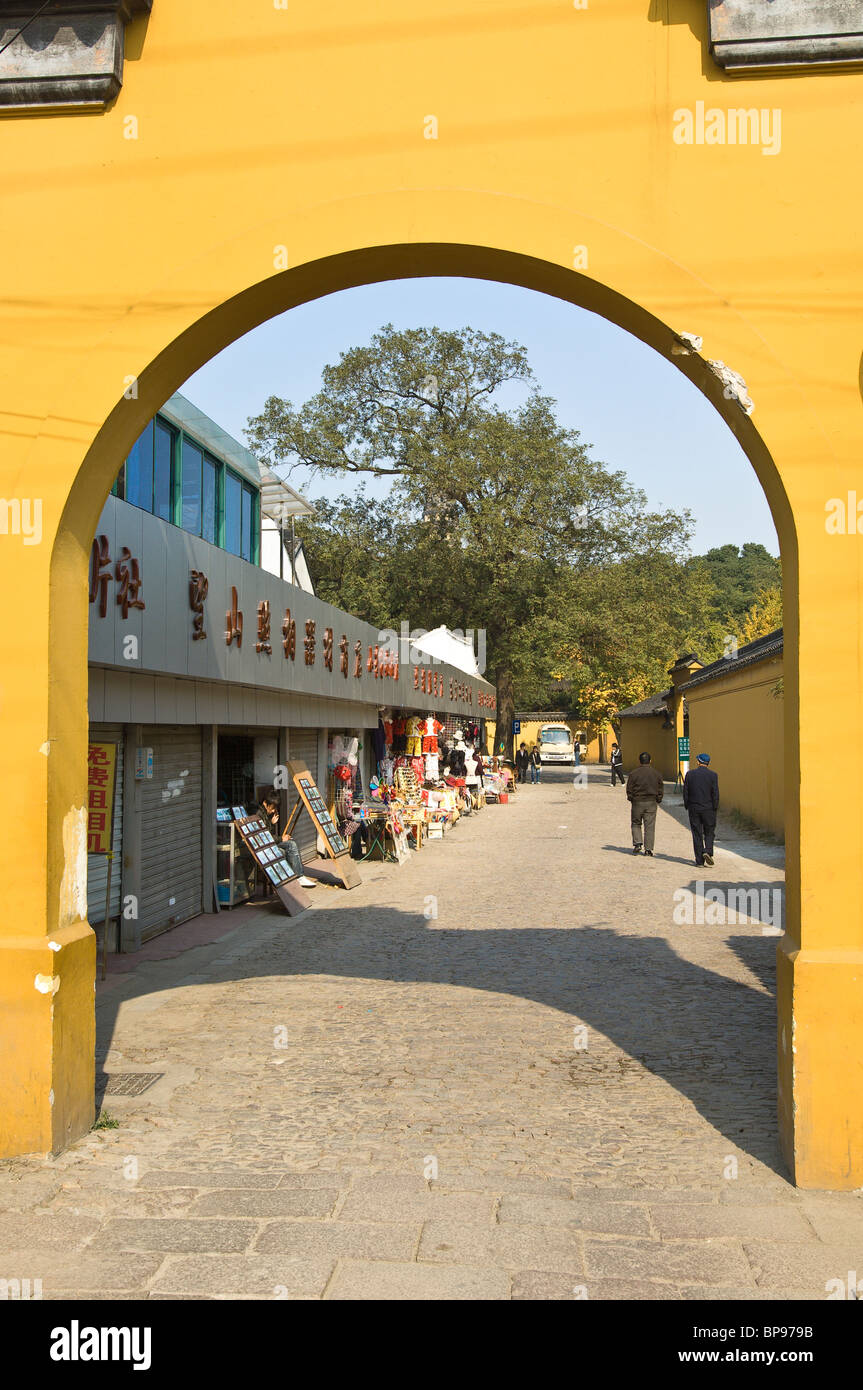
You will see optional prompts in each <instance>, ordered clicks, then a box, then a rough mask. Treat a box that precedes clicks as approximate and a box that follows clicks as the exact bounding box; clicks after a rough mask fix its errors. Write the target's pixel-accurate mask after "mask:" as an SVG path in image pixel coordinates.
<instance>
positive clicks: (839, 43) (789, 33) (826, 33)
mask: <svg viewBox="0 0 863 1390" xmlns="http://www.w3.org/2000/svg"><path fill="white" fill-rule="evenodd" d="M708 14H709V24H710V52H711V55H712V57H713V59H714V61H715V62H716V63H717V64H718V65H719V67H721V68H724V69H725V70H726V72H752V71H757V70H759V69H763V68H787V67H792V68H801V67H820V66H843V67H847V66H854V65H858V64H861V63H863V3H861V0H774V3H773V4H771V5H769V6H766V5H764V4H763V3H758V0H708Z"/></svg>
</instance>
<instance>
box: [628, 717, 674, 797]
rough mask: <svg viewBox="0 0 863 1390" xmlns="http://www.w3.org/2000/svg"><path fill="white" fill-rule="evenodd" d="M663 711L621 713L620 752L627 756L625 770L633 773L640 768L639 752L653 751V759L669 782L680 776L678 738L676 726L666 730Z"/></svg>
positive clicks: (655, 765) (651, 753) (651, 757)
mask: <svg viewBox="0 0 863 1390" xmlns="http://www.w3.org/2000/svg"><path fill="white" fill-rule="evenodd" d="M663 718H664V716H663V715H661V714H651V715H642V716H641V717H636V716H635V715H621V717H620V737H619V739H618V743H619V744H620V751H621V753H622V755H623V770H624V772H626V773H630V772H631V771H632V769H633V768H635V767H638V755H639V753H649V754H650V760H651V762H652V763H653V765H654V767H655V768H656V769H657V771H658V772H660V773H661V774H662V776H663V777H664V778H665V780H666V782H674V781H676V779H677V739H676V737H675V734H674V729H673V728H672V729H663V727H662V724H663Z"/></svg>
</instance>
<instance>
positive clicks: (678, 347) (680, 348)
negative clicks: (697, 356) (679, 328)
mask: <svg viewBox="0 0 863 1390" xmlns="http://www.w3.org/2000/svg"><path fill="white" fill-rule="evenodd" d="M674 336H675V338H676V339H677V341H676V342H674V343H672V344H671V355H672V357H692V356H693V354H694V353H696V352H700V351H701V344H702V343H703V342H704V339H703V338H699V337H698V334H697V333H675V335H674Z"/></svg>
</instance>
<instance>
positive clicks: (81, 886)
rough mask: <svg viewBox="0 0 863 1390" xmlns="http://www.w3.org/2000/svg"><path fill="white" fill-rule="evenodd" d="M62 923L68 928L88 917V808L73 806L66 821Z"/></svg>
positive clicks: (61, 884) (62, 925)
mask: <svg viewBox="0 0 863 1390" xmlns="http://www.w3.org/2000/svg"><path fill="white" fill-rule="evenodd" d="M59 915H60V923H59V925H60V926H61V927H69V926H71V925H72V923H73V922H79V921H83V920H84V919H85V918H86V916H87V808H86V807H85V806H73V807H72V809H71V811H69V812H67V814H66V815H65V816H64V817H63V878H62V881H61V883H60V914H59Z"/></svg>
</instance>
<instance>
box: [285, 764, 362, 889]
mask: <svg viewBox="0 0 863 1390" xmlns="http://www.w3.org/2000/svg"><path fill="white" fill-rule="evenodd" d="M288 769H289V771H290V773H291V777H292V778H293V782H294V786H295V787H296V789H297V795H298V797H299V798H300V803H301V804H302V805H303V806H304V807H305V809H306V811H307V812H308V814H309V815H310V816H311V818H312V821H313V822H314V826H315V829H316V830H317V832H318V835H319V836H320V837H321V840H322V841H323V844H324V846H325V848H326V851H327V855H328V856H329V858H330V859H331V860H332V861H333V862H332V871H333V873H334V874H335V875H336V877H337V878H340V879H341V881H342V885H343V886H344V887H345V888H356V887H357V885H358V884H360V883H362V879H361V878H360V875H359V872H358V870H357V868H356V865H355V864H354V862H353V860H352V859H351V857H350V854H349V850H350V845H349V844H348V842H347V840H344V839H342V836H341V835H340V834H339V829H338V826H337V825H336V823H335V821H334V820H333V818H332V816H331V815H330V813H329V810H328V809H327V803H326V802H325V801H324V798H323V797H322V796H321V793H320V791H319V790H318V788H317V785H316V784H315V779H314V778H313V777H312V774H311V773H310V772H309V769H308V768H307V767H306V765H305V763H293V762H291V763H288Z"/></svg>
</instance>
